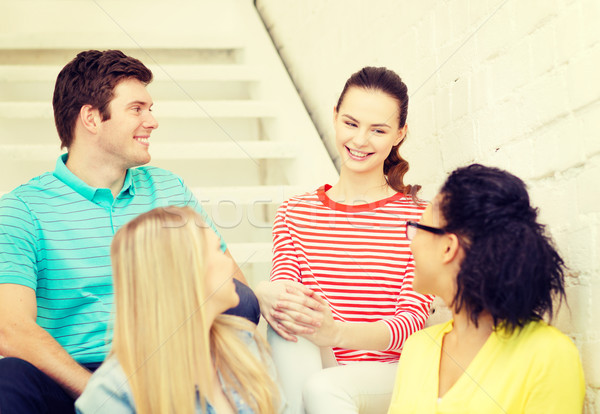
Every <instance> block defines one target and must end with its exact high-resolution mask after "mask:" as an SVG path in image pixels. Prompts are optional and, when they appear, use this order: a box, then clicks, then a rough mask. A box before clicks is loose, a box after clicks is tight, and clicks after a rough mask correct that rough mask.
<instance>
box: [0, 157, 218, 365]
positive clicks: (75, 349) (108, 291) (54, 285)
mask: <svg viewBox="0 0 600 414" xmlns="http://www.w3.org/2000/svg"><path fill="white" fill-rule="evenodd" d="M66 160H67V154H64V155H62V156H61V157H59V159H58V161H57V162H56V169H55V170H54V172H47V173H45V174H42V175H40V176H38V177H36V178H33V179H32V180H31V181H29V182H28V183H27V184H24V185H21V186H19V187H17V188H16V189H15V190H13V191H12V192H10V193H8V194H6V195H5V196H4V197H2V199H0V283H14V284H18V285H23V286H27V287H30V288H31V289H33V290H34V291H35V292H36V297H37V323H38V325H40V326H41V327H42V328H44V329H45V330H46V331H47V332H48V333H50V335H52V336H53V337H54V339H56V340H57V341H58V343H59V344H61V345H62V346H63V348H65V350H66V351H67V352H68V353H69V354H70V355H71V356H72V357H73V358H74V359H75V360H76V361H77V362H79V363H93V362H100V361H103V360H104V358H105V357H106V355H107V352H108V351H109V349H110V342H111V339H112V330H111V320H112V312H113V286H112V270H111V263H110V243H111V240H112V237H113V235H114V234H115V232H116V231H117V230H118V229H119V228H120V227H121V226H123V225H124V224H125V223H127V222H128V221H129V220H131V219H133V218H135V217H137V216H138V215H139V214H141V213H145V212H146V211H149V210H151V209H153V208H155V207H163V206H168V205H177V206H191V207H193V208H195V209H196V210H197V211H198V212H199V213H201V214H202V215H203V216H204V218H205V219H206V221H207V222H208V223H209V224H210V225H211V226H212V227H213V229H214V225H213V224H212V222H211V221H210V220H209V219H208V217H207V215H206V213H205V211H204V210H203V209H202V207H201V205H200V203H198V200H197V199H196V198H195V197H194V195H193V194H192V192H191V191H190V190H189V189H188V188H187V187H186V186H185V185H184V183H183V181H182V179H181V178H180V177H178V176H177V175H175V174H173V173H171V172H169V171H166V170H163V169H160V168H156V167H139V168H134V169H130V170H128V171H127V175H126V176H125V182H124V183H123V188H122V189H121V191H120V192H119V194H118V195H117V197H116V198H113V196H112V193H111V192H110V190H109V189H107V188H94V187H90V186H89V185H87V184H86V183H84V182H83V181H81V180H80V179H79V178H78V177H77V176H75V175H74V174H73V173H71V171H70V170H69V169H68V168H67V167H66V165H65V162H66ZM215 232H217V231H216V229H215ZM217 234H218V232H217ZM221 244H222V246H221V248H222V249H223V251H224V250H225V249H226V246H225V244H224V242H223V240H222V239H221Z"/></svg>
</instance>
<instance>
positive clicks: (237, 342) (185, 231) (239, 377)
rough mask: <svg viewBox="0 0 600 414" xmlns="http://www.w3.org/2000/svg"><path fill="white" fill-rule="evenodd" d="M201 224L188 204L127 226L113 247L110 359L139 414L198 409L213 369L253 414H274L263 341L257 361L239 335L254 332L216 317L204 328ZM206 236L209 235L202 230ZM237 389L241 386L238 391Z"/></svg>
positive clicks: (156, 211) (210, 383)
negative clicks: (113, 358) (120, 370)
mask: <svg viewBox="0 0 600 414" xmlns="http://www.w3.org/2000/svg"><path fill="white" fill-rule="evenodd" d="M201 227H206V226H205V224H204V222H203V220H202V219H201V218H200V216H199V215H198V214H197V213H196V212H195V211H194V210H193V209H191V208H189V207H184V208H181V207H165V208H156V209H154V210H151V211H149V212H147V213H145V214H142V215H141V216H139V217H137V218H136V219H134V220H132V221H131V222H129V223H127V224H126V225H125V226H123V228H121V229H120V230H119V231H118V232H117V233H116V234H115V237H114V239H113V242H112V246H111V256H112V262H113V279H114V286H115V304H116V306H115V307H116V317H115V326H114V337H113V344H112V351H111V352H112V354H113V355H114V356H116V358H117V359H118V361H119V363H120V364H121V366H122V367H123V370H124V371H125V374H126V375H127V377H128V381H129V384H130V386H131V389H132V392H133V398H134V401H135V405H136V410H137V412H138V413H144V414H145V413H161V414H164V413H178V414H187V413H190V414H193V413H195V407H196V392H197V391H198V392H199V393H200V396H201V403H202V405H203V406H204V405H205V402H206V399H205V398H206V396H207V395H209V393H210V391H211V390H212V389H213V388H212V387H213V386H214V384H213V381H215V380H217V379H216V376H214V375H208V374H207V373H213V372H214V371H215V369H216V370H217V371H218V372H219V373H220V375H221V376H222V378H223V381H224V382H225V384H226V385H227V386H226V390H225V393H226V395H227V397H228V398H229V400H230V402H233V400H232V396H231V394H230V393H228V391H229V390H230V389H234V390H235V391H236V392H238V394H239V395H240V396H241V397H242V399H243V400H244V401H245V402H246V404H248V405H249V406H250V407H251V408H252V409H253V410H254V412H256V413H274V412H275V407H276V404H277V403H278V398H273V397H274V396H278V395H279V394H278V389H277V386H276V385H275V383H274V382H273V380H272V379H271V377H270V376H269V374H268V372H267V370H266V367H265V364H264V358H265V355H266V353H267V350H266V344H265V342H264V340H261V338H260V337H259V336H257V335H254V338H255V340H256V341H257V344H258V347H259V350H260V358H256V357H255V356H254V355H253V354H252V353H251V352H250V350H249V348H248V344H247V343H245V342H244V341H243V340H242V339H241V338H240V335H239V330H247V331H250V332H253V331H254V330H255V327H254V325H253V324H251V323H250V322H248V321H246V320H245V319H243V318H239V317H235V316H229V315H221V316H218V317H217V319H216V320H215V321H214V322H213V324H212V326H207V321H206V318H205V314H204V308H203V304H204V302H205V301H206V299H207V297H206V292H205V280H204V278H205V274H204V269H205V263H204V256H205V240H204V230H203V229H202V228H201ZM208 231H211V230H208ZM241 384H244V386H243V388H242V386H241Z"/></svg>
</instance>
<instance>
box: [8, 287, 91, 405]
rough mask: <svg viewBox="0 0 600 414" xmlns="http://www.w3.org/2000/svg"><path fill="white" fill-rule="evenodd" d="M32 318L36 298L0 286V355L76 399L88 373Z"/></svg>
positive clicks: (27, 290)
mask: <svg viewBox="0 0 600 414" xmlns="http://www.w3.org/2000/svg"><path fill="white" fill-rule="evenodd" d="M36 317H37V305H36V297H35V292H34V291H33V290H32V289H31V288H28V287H26V286H21V285H16V284H10V283H9V284H0V355H2V356H5V357H16V358H20V359H23V360H25V361H27V362H29V363H31V364H33V365H34V366H35V367H37V368H38V369H39V370H41V371H42V372H44V373H45V374H46V375H48V376H49V377H50V378H52V379H53V380H54V381H56V382H57V383H58V384H59V385H61V386H62V387H63V388H64V389H65V391H66V392H67V393H68V394H69V395H71V396H72V397H73V398H77V397H78V396H79V395H80V394H81V393H82V392H83V389H84V388H85V385H86V384H87V382H88V380H89V378H90V376H91V373H90V372H89V371H88V370H87V369H85V368H84V367H82V366H81V365H79V364H78V363H77V362H75V360H74V359H73V358H71V356H70V355H69V354H68V353H67V352H66V351H65V350H64V349H63V347H62V346H60V345H59V343H58V342H56V340H55V339H54V338H53V337H52V336H51V335H50V334H49V333H48V332H46V331H45V330H44V329H43V328H41V327H40V326H39V325H38V324H37V323H36Z"/></svg>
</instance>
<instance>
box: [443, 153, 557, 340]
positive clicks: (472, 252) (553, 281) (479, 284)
mask: <svg viewBox="0 0 600 414" xmlns="http://www.w3.org/2000/svg"><path fill="white" fill-rule="evenodd" d="M440 195H441V198H440V203H439V207H440V212H441V214H442V216H443V218H444V220H445V222H446V225H445V226H444V229H445V230H446V231H448V232H449V233H454V234H456V235H457V236H458V238H459V241H460V243H461V246H462V247H463V249H464V251H465V257H464V259H463V262H462V263H461V268H460V271H459V273H458V276H457V291H456V296H455V297H454V300H453V302H452V304H451V306H452V307H453V308H454V310H455V311H456V312H458V311H460V310H461V309H463V307H464V308H465V309H466V310H467V311H468V313H469V316H470V319H471V320H472V321H473V322H474V323H475V324H477V318H478V317H479V315H480V314H481V312H482V311H486V312H489V313H490V314H491V315H492V317H493V320H494V326H496V327H498V326H499V325H500V326H503V327H505V328H506V329H508V331H510V332H511V331H513V330H514V329H515V328H518V327H523V326H524V325H525V324H526V323H527V322H529V321H531V320H539V319H541V318H543V317H544V316H545V315H549V316H550V318H551V317H552V316H553V297H555V296H558V297H559V299H560V301H561V302H562V301H563V300H566V298H565V290H564V271H565V265H564V262H563V260H562V258H561V257H560V256H559V254H558V253H557V251H556V249H555V248H554V245H553V242H552V240H551V239H550V238H549V237H548V236H547V235H546V232H545V227H544V225H542V224H539V223H538V222H537V220H536V219H537V213H538V211H537V209H536V208H533V207H532V206H531V205H530V202H529V195H528V194H527V189H526V186H525V184H524V183H523V181H521V179H519V178H518V177H515V176H514V175H512V174H510V173H508V172H506V171H503V170H500V169H498V168H491V167H485V166H483V165H479V164H473V165H470V166H468V167H463V168H459V169H457V170H455V171H454V172H453V173H452V174H451V175H450V176H449V177H448V179H447V180H446V182H445V183H444V185H443V187H442V189H441V191H440Z"/></svg>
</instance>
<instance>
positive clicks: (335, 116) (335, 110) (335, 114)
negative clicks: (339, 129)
mask: <svg viewBox="0 0 600 414" xmlns="http://www.w3.org/2000/svg"><path fill="white" fill-rule="evenodd" d="M337 117H338V110H337V106H335V105H334V106H333V123H334V124H335V122H336V121H337Z"/></svg>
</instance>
